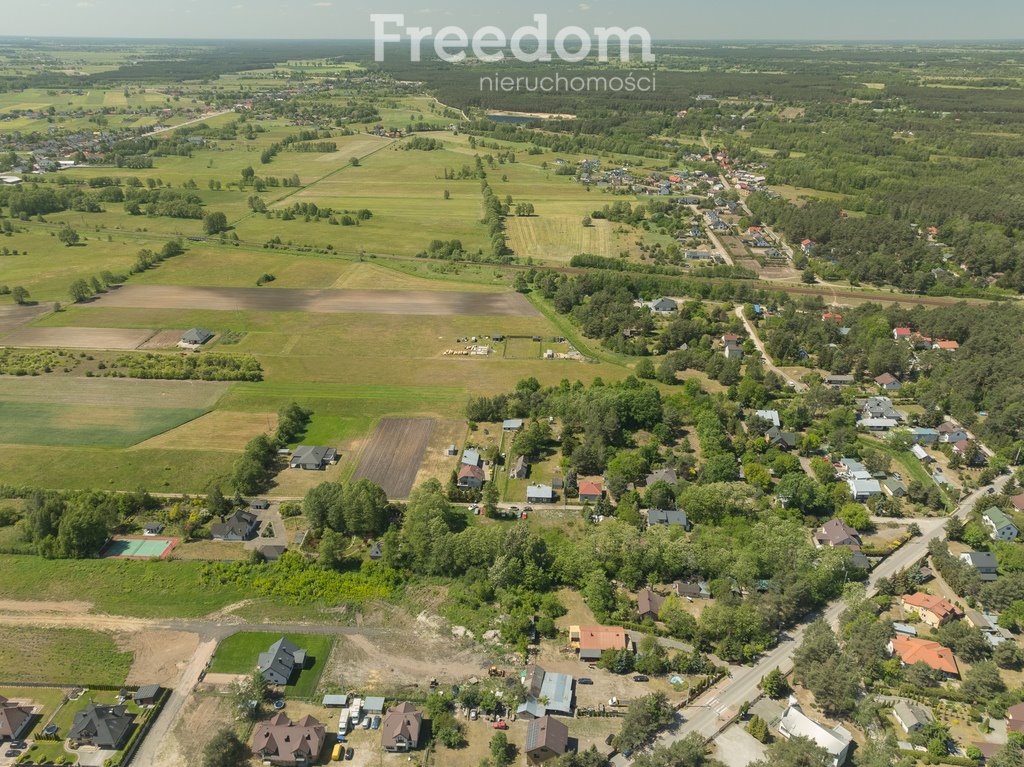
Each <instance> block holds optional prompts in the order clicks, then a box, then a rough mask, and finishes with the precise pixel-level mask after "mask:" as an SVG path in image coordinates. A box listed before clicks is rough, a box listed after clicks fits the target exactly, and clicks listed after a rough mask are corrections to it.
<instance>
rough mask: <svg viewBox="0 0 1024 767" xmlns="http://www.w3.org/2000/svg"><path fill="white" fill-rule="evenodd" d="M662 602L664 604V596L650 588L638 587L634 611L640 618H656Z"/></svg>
mask: <svg viewBox="0 0 1024 767" xmlns="http://www.w3.org/2000/svg"><path fill="white" fill-rule="evenodd" d="M663 604H665V597H663V596H661V594H656V593H655V592H653V591H651V590H650V589H640V591H639V593H637V595H636V611H637V614H638V615H639V616H640V618H641V620H642V619H644V618H653V619H655V620H657V618H658V613H660V612H661V606H662V605H663Z"/></svg>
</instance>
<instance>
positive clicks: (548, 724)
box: [525, 716, 569, 764]
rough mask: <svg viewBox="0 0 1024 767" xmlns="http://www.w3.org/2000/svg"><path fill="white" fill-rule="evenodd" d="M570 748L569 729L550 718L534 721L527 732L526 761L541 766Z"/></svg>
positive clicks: (544, 717)
mask: <svg viewBox="0 0 1024 767" xmlns="http://www.w3.org/2000/svg"><path fill="white" fill-rule="evenodd" d="M568 748H569V728H568V727H566V726H565V725H564V724H562V723H561V722H559V721H558V720H557V719H554V718H552V717H550V716H542V717H540V719H534V720H533V721H532V722H530V726H529V727H528V728H527V730H526V749H525V750H526V761H527V762H528V763H530V764H540V763H541V762H546V761H547V760H548V759H554V758H555V757H556V756H561V755H562V754H564V753H565V752H566V750H568Z"/></svg>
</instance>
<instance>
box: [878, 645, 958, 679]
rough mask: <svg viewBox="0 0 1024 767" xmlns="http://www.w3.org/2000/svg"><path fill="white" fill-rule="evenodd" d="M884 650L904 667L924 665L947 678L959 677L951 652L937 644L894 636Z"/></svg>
mask: <svg viewBox="0 0 1024 767" xmlns="http://www.w3.org/2000/svg"><path fill="white" fill-rule="evenodd" d="M886 649H888V651H889V652H890V653H892V654H893V655H895V656H898V657H899V659H900V662H901V663H902V664H903V665H904V666H913V665H914V664H915V663H924V664H925V665H926V666H928V667H929V668H932V669H935V670H936V671H941V672H942V673H943V674H945V675H946V676H947V677H953V678H955V677H958V676H960V669H959V667H958V666H957V665H956V658H955V657H954V656H953V651H952V650H950V649H949V648H948V647H943V646H942V645H940V644H939V643H938V642H933V641H931V640H930V639H918V638H917V637H906V636H895V637H893V638H892V639H890V640H889V644H888V645H887V646H886Z"/></svg>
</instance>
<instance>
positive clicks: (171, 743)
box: [134, 692, 234, 767]
mask: <svg viewBox="0 0 1024 767" xmlns="http://www.w3.org/2000/svg"><path fill="white" fill-rule="evenodd" d="M164 714H166V712H164V713H163V714H161V715H160V718H161V719H163V718H164ZM233 724H234V717H233V714H232V711H231V699H230V698H229V697H228V696H224V695H220V694H211V693H200V692H193V693H192V694H191V695H189V696H188V698H187V699H186V702H185V705H184V706H183V707H182V709H181V716H179V717H178V719H177V721H176V722H173V723H172V725H171V727H170V728H169V730H170V731H169V732H167V733H166V735H165V737H164V739H163V744H162V746H161V748H160V750H159V753H155V754H154V757H153V758H154V761H152V762H142V761H140V760H139V758H138V757H136V759H135V761H134V764H137V765H140V767H141V766H142V765H145V767H172V766H173V767H199V765H200V764H202V760H203V748H204V747H205V746H206V744H207V743H208V742H209V741H210V740H211V739H212V738H213V736H214V734H215V733H216V732H217V731H218V730H219V729H221V728H222V727H228V726H231V725H233ZM151 738H152V735H151V736H150V738H147V740H149V739H151ZM143 750H145V746H143ZM139 753H140V755H141V754H142V751H140V752H139Z"/></svg>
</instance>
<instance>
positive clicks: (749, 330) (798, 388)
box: [736, 305, 807, 392]
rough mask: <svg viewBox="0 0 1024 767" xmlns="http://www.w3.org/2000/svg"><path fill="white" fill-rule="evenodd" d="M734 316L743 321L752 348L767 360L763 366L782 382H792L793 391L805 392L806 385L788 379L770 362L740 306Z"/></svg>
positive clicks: (752, 324)
mask: <svg viewBox="0 0 1024 767" xmlns="http://www.w3.org/2000/svg"><path fill="white" fill-rule="evenodd" d="M736 316H737V317H739V318H740V319H741V320H742V321H743V327H745V328H746V329H747V335H748V336H750V340H751V341H753V342H754V346H756V347H757V350H758V351H759V352H760V353H761V356H762V357H764V359H765V360H767V362H765V363H763V364H764V366H765V367H766V368H768V369H769V370H771V371H772V372H773V373H775V374H776V375H778V376H779V377H780V378H782V380H783V381H787V382H788V381H793V383H794V384H795V385H794V386H793V390H794V391H798V392H803V391H807V384H805V383H801V382H800V381H794V380H793V379H792V378H790V377H789V374H788V373H786V372H784V371H783V370H782V368H779V367H777V366H776V365H775V362H774V360H772V358H771V357H770V356H768V352H766V351H765V349H764V342H763V341H762V340H761V337H760V336H758V335H757V328H755V327H754V323H752V322H751V321H750V320H748V319H747V317H746V315H745V314H743V306H742V305H740V306H737V307H736Z"/></svg>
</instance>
